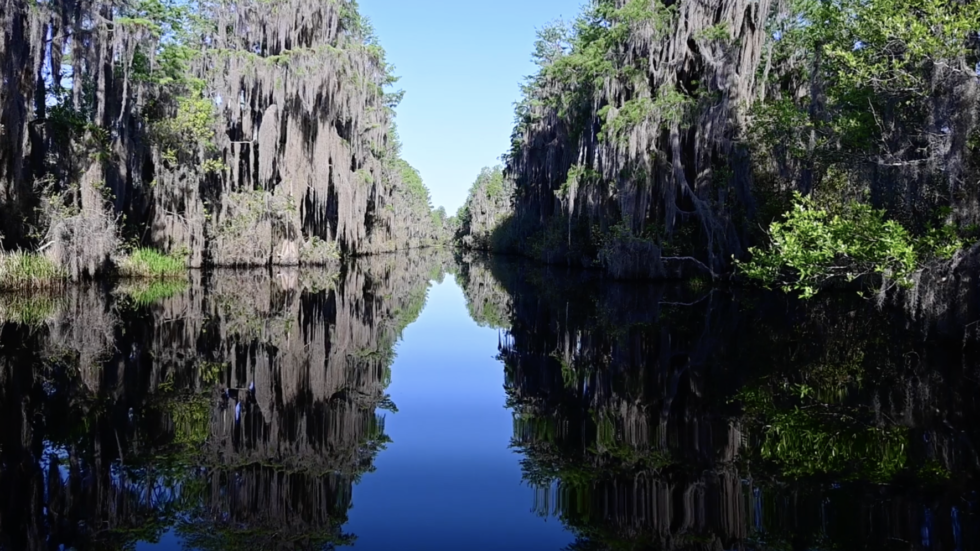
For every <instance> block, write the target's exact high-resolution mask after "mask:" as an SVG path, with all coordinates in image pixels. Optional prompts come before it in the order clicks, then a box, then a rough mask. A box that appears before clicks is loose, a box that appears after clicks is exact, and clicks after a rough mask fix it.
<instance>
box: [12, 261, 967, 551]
mask: <svg viewBox="0 0 980 551" xmlns="http://www.w3.org/2000/svg"><path fill="white" fill-rule="evenodd" d="M446 271H454V272H455V274H456V276H457V281H458V283H459V284H460V286H461V287H462V288H463V290H464V292H465V295H466V298H467V303H468V310H469V314H470V315H471V316H472V317H473V318H474V320H475V321H476V322H477V323H478V324H480V325H482V326H485V327H493V328H498V329H499V335H500V337H499V339H500V342H499V354H500V360H501V362H502V368H503V370H504V374H505V382H506V387H505V388H506V393H507V399H508V406H509V407H510V408H511V409H512V412H513V418H514V431H513V441H512V444H513V446H514V448H515V449H517V450H518V451H519V452H520V454H521V461H522V468H523V476H524V479H525V481H526V483H527V484H528V485H529V486H531V487H532V488H534V489H535V490H534V496H535V498H534V504H533V505H534V508H535V510H536V511H537V512H538V513H539V514H540V515H542V516H549V517H550V516H554V517H557V518H559V519H560V520H561V522H562V523H564V525H565V526H566V527H567V528H568V529H569V530H570V531H572V532H573V533H574V534H575V536H576V538H577V540H576V543H575V544H574V545H573V546H572V548H574V549H695V550H696V549H705V550H708V549H710V550H720V549H745V550H754V549H759V550H762V549H767V550H768V549H788V550H789V549H792V550H797V549H808V550H810V549H855V550H856V549H923V550H925V549H928V550H932V551H945V550H958V549H962V550H965V549H970V548H974V547H977V546H978V544H980V534H978V533H977V525H978V523H977V518H976V507H977V502H976V494H975V493H974V492H975V490H976V486H977V477H976V474H977V473H978V472H980V465H978V459H977V453H976V451H975V450H976V443H977V442H978V441H980V440H978V436H980V435H978V430H980V428H978V425H977V424H976V423H974V422H973V420H974V419H977V418H978V417H977V413H978V411H977V410H978V404H977V400H978V398H977V397H978V396H980V388H978V386H980V382H978V381H980V373H978V372H977V371H978V367H980V366H978V365H977V364H978V363H980V350H978V346H977V343H976V342H975V340H974V339H973V338H972V337H971V335H968V334H963V333H962V332H961V333H957V332H955V331H949V327H953V325H951V324H949V323H944V324H941V325H940V324H931V325H930V324H929V323H928V320H925V319H922V320H919V321H910V320H909V319H907V317H906V316H905V315H904V313H903V312H897V311H893V310H891V309H888V308H884V309H878V308H877V307H875V305H874V304H870V303H867V302H864V301H860V300H857V301H855V300H852V297H849V296H839V295H833V294H828V295H826V296H823V297H821V298H818V299H816V300H814V301H810V302H807V303H805V304H804V303H800V302H797V301H795V300H792V299H790V298H788V297H786V296H785V295H767V294H759V293H749V292H744V291H740V290H738V289H714V288H711V287H710V286H708V285H706V284H704V283H699V282H691V283H687V284H683V285H680V284H679V285H651V284H628V283H617V282H611V281H609V280H601V279H598V276H597V275H596V274H593V273H588V272H573V271H567V270H565V269H557V268H548V267H541V266H534V265H530V264H525V263H521V262H515V261H508V260H504V259H498V260H495V261H493V262H490V261H487V260H485V259H480V258H458V259H456V262H455V263H454V262H452V261H451V260H450V258H449V257H448V255H447V254H445V253H443V254H437V253H433V252H431V251H426V252H413V253H402V254H399V255H392V256H382V257H375V258H371V259H361V260H359V261H358V262H356V263H354V264H352V265H350V266H348V267H346V268H343V269H342V268H340V267H338V268H336V269H334V270H321V271H317V272H299V271H288V270H280V271H277V272H275V273H273V274H269V273H268V272H264V271H263V272H220V273H216V274H210V275H207V277H206V279H204V280H201V279H199V276H194V278H193V279H191V280H189V281H186V282H166V283H142V284H133V283H129V284H124V285H118V286H116V287H114V288H113V289H111V290H108V291H107V290H105V289H103V288H100V287H79V288H71V289H67V290H65V291H64V292H62V293H54V294H48V295H33V296H27V297H12V296H3V297H0V347H2V348H0V549H2V550H4V551H6V550H21V549H26V550H42V549H43V550H48V549H59V548H62V547H63V548H72V547H74V548H78V549H131V548H133V547H134V546H135V544H136V542H147V541H148V542H154V541H159V540H160V539H161V538H163V537H164V535H166V534H173V535H175V536H176V537H177V539H179V540H180V542H181V544H182V545H183V546H185V547H187V548H193V549H242V548H251V549H325V548H331V547H335V546H339V545H346V544H350V543H352V542H354V540H355V535H354V534H347V533H345V531H344V528H343V527H344V525H345V523H346V522H347V520H348V511H349V509H350V508H351V506H352V491H353V486H354V484H356V483H357V482H358V481H359V480H360V477H361V476H362V475H363V474H364V473H367V472H370V471H371V470H373V469H374V462H375V458H376V457H377V456H378V454H379V453H380V452H381V451H382V450H384V449H385V446H386V445H388V444H389V443H390V439H389V438H388V436H387V435H386V433H385V411H386V410H387V411H396V410H397V407H396V405H395V401H394V400H393V399H392V397H391V396H389V395H388V394H387V388H388V385H389V382H390V378H391V366H392V362H393V359H394V347H395V344H396V342H397V340H398V339H399V336H400V334H401V332H402V330H403V329H404V328H405V327H406V326H407V325H408V324H409V323H411V322H412V321H413V320H414V319H415V318H416V317H417V316H418V315H419V313H420V312H421V310H422V308H423V307H424V305H425V302H426V296H427V290H428V286H429V282H430V281H431V280H440V279H441V277H442V275H443V274H444V273H445V272H446ZM940 326H941V327H943V328H944V331H946V332H944V333H938V332H936V328H937V327H940ZM927 329H928V331H930V332H927ZM392 491H397V489H393V490H392ZM464 528H465V527H464Z"/></svg>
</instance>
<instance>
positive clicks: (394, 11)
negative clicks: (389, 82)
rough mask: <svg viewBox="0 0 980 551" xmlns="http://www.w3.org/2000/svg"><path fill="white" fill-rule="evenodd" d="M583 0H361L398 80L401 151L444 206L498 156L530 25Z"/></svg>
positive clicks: (524, 63) (455, 201)
mask: <svg viewBox="0 0 980 551" xmlns="http://www.w3.org/2000/svg"><path fill="white" fill-rule="evenodd" d="M585 1H586V0H531V1H528V0H524V1H518V0H498V1H496V2H474V1H459V0H359V2H358V3H359V5H360V11H361V14H362V15H364V16H366V17H367V18H369V19H370V20H371V23H372V25H373V26H374V29H375V32H376V34H377V36H378V39H379V41H380V42H381V45H382V46H383V47H384V49H385V51H386V52H387V55H388V61H389V62H390V63H392V64H394V65H395V74H396V75H398V76H400V77H401V80H400V81H399V82H398V84H397V85H396V88H399V89H403V90H405V99H404V101H402V103H401V105H400V106H399V107H398V117H397V119H396V122H397V124H398V133H399V135H400V136H401V141H402V144H403V147H402V157H403V158H404V159H405V160H406V161H408V162H409V163H410V164H411V165H412V166H414V167H415V168H417V169H418V170H419V172H420V173H421V174H422V179H423V181H424V182H425V184H426V186H428V188H429V190H430V191H431V193H432V204H433V206H434V207H439V206H443V207H445V208H446V211H447V212H449V213H450V214H453V213H455V212H456V209H458V208H459V207H460V206H462V204H463V202H464V201H465V200H466V192H467V191H468V190H469V187H470V184H472V183H473V181H474V180H476V177H477V175H478V174H479V173H480V169H481V168H483V167H485V166H493V165H495V164H499V163H500V156H501V155H502V154H503V153H504V152H505V151H506V150H507V147H508V145H509V143H510V134H511V130H512V129H513V123H514V102H515V101H517V99H518V97H519V95H520V83H521V81H522V80H523V78H524V77H525V76H527V75H529V74H531V73H533V72H534V64H533V63H532V62H531V50H532V48H533V45H534V39H535V32H536V30H537V29H539V28H541V27H543V26H545V25H546V24H548V23H550V22H552V21H555V20H557V19H565V20H571V19H573V18H574V17H575V16H576V15H577V14H578V13H579V10H580V7H581V6H582V5H583V3H584V2H585Z"/></svg>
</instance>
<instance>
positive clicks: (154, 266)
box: [116, 247, 187, 279]
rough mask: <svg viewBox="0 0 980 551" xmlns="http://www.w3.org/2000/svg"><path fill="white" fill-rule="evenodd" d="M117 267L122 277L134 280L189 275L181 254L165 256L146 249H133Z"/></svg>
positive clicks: (118, 262)
mask: <svg viewBox="0 0 980 551" xmlns="http://www.w3.org/2000/svg"><path fill="white" fill-rule="evenodd" d="M116 267H117V269H118V273H119V275H120V276H121V277H124V278H134V279H169V278H177V277H181V276H183V275H185V274H186V273H187V265H186V263H185V262H184V259H183V258H182V257H181V256H180V255H179V254H177V253H171V254H163V253H161V252H159V251H157V250H154V249H150V248H145V247H140V248H136V249H133V251H132V252H131V253H130V254H129V255H126V256H123V257H122V258H120V259H119V260H118V261H117V262H116Z"/></svg>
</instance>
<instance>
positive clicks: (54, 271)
mask: <svg viewBox="0 0 980 551" xmlns="http://www.w3.org/2000/svg"><path fill="white" fill-rule="evenodd" d="M66 276H67V274H66V273H65V270H63V269H62V268H61V267H59V266H58V265H56V264H55V263H54V262H52V261H51V260H48V259H47V258H46V257H44V256H42V255H40V254H37V253H25V252H20V251H17V252H11V253H0V290H5V291H31V290H41V289H52V288H55V287H58V286H60V285H62V284H63V283H64V281H65V278H66Z"/></svg>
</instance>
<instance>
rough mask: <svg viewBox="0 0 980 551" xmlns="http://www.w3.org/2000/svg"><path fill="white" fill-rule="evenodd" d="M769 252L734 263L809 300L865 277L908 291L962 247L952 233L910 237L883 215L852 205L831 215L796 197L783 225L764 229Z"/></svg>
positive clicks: (764, 281) (768, 284) (753, 251)
mask: <svg viewBox="0 0 980 551" xmlns="http://www.w3.org/2000/svg"><path fill="white" fill-rule="evenodd" d="M769 238H770V239H771V241H772V246H771V247H770V248H768V249H766V250H763V249H759V248H751V249H749V252H750V253H751V254H752V259H751V260H750V261H749V262H746V263H741V262H736V265H737V267H738V268H739V270H740V271H741V272H742V273H743V274H744V275H746V276H747V277H748V278H749V279H752V280H755V281H757V282H760V283H762V284H763V285H764V286H766V287H771V286H773V285H777V286H779V287H781V288H782V289H783V290H785V291H786V292H798V293H800V294H801V295H802V296H803V297H804V298H810V297H812V296H813V295H815V294H816V293H817V292H818V291H819V290H820V289H821V288H823V287H826V286H828V285H832V284H836V283H842V282H848V283H849V282H853V281H855V280H857V279H858V278H864V277H867V276H872V277H878V278H882V279H883V281H884V282H885V283H886V284H888V283H890V284H899V285H904V286H907V285H910V284H911V283H912V276H913V275H914V273H915V272H916V271H917V270H918V269H920V268H921V267H922V266H923V265H924V264H925V263H926V262H929V261H930V260H933V259H935V258H950V257H952V256H953V255H954V254H955V253H956V251H957V250H959V249H960V248H961V247H962V243H961V242H960V241H959V240H958V239H957V238H956V236H955V233H954V232H953V231H952V228H951V227H946V228H944V229H942V230H931V231H929V232H928V233H927V234H926V235H925V236H923V237H914V236H912V235H911V234H910V233H909V231H908V230H906V229H905V228H904V227H903V226H902V225H901V224H899V223H898V222H896V221H894V220H886V219H885V212H884V211H881V210H876V209H874V208H872V207H870V206H868V205H864V204H861V203H851V204H850V205H848V206H846V207H844V208H843V209H841V212H840V213H838V214H832V213H831V212H829V211H828V210H827V209H824V208H820V207H818V206H816V205H815V204H814V202H813V200H812V199H811V198H809V197H803V196H801V195H799V194H797V195H796V200H795V202H794V205H793V209H792V210H790V211H789V212H788V213H786V215H785V216H784V219H783V221H781V222H779V221H777V222H773V223H772V225H771V226H770V227H769Z"/></svg>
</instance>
